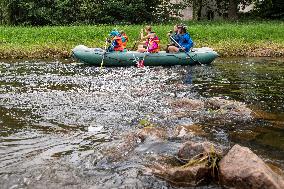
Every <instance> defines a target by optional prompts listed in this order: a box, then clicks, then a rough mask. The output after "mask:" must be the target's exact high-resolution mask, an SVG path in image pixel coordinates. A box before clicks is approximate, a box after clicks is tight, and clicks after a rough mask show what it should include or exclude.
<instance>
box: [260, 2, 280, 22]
mask: <svg viewBox="0 0 284 189" xmlns="http://www.w3.org/2000/svg"><path fill="white" fill-rule="evenodd" d="M255 12H256V13H257V15H258V16H260V17H262V18H270V19H284V1H283V0H256V1H255Z"/></svg>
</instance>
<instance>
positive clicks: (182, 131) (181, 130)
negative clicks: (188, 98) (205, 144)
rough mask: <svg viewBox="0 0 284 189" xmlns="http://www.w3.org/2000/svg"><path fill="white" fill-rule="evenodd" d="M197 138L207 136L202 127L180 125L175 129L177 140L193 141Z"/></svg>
mask: <svg viewBox="0 0 284 189" xmlns="http://www.w3.org/2000/svg"><path fill="white" fill-rule="evenodd" d="M196 136H200V137H203V136H207V134H206V133H205V131H204V130H203V128H202V126H201V125H197V124H193V125H180V126H177V127H176V128H175V131H174V135H173V137H174V138H177V139H191V138H193V137H196Z"/></svg>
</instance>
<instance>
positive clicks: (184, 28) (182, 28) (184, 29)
mask: <svg viewBox="0 0 284 189" xmlns="http://www.w3.org/2000/svg"><path fill="white" fill-rule="evenodd" d="M186 28H187V27H186V26H185V25H182V24H181V25H179V26H178V33H181V34H184V33H186Z"/></svg>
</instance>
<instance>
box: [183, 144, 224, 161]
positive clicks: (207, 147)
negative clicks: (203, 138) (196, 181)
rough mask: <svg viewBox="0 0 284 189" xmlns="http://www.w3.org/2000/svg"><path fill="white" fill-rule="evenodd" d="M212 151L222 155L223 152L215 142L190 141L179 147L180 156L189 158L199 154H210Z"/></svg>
mask: <svg viewBox="0 0 284 189" xmlns="http://www.w3.org/2000/svg"><path fill="white" fill-rule="evenodd" d="M212 151H213V152H215V153H217V154H218V155H220V156H222V154H223V150H222V149H221V148H220V147H218V146H216V145H214V144H213V143H210V142H192V141H188V142H186V143H184V144H183V146H182V147H181V148H180V149H179V152H178V157H179V158H181V159H188V160H189V159H191V158H193V157H194V156H197V155H199V154H209V153H210V152H212Z"/></svg>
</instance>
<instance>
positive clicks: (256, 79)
mask: <svg viewBox="0 0 284 189" xmlns="http://www.w3.org/2000/svg"><path fill="white" fill-rule="evenodd" d="M0 75H1V77H0V185H1V188H90V187H93V188H125V187H136V188H174V186H171V185H170V184H168V183H167V182H166V181H163V180H161V179H159V178H156V177H155V176H153V175H151V174H149V173H147V171H145V166H146V165H149V164H151V162H152V160H153V157H157V156H166V155H168V156H170V155H172V156H174V154H176V152H177V148H178V146H180V143H181V142H180V141H178V140H174V139H172V140H170V141H169V142H167V144H166V145H162V146H158V147H155V146H143V145H142V146H140V147H139V148H138V149H136V150H135V152H132V153H130V154H127V153H128V151H127V150H125V151H123V149H122V150H121V152H123V153H125V154H124V156H123V157H124V158H117V159H115V158H109V157H110V156H111V157H113V153H117V152H115V151H112V150H111V149H112V148H113V147H115V146H118V145H120V144H123V142H124V141H125V136H127V135H128V134H129V133H135V132H137V130H139V129H141V128H142V127H143V124H141V122H145V121H147V122H151V123H153V124H155V125H159V126H160V127H164V128H167V129H169V130H171V129H174V128H175V127H177V126H178V125H180V124H193V123H195V122H197V121H198V120H195V119H192V118H186V117H185V118H175V117H171V115H172V113H173V111H174V110H173V107H172V106H171V103H172V102H173V101H175V100H177V99H184V98H190V99H206V98H211V97H220V98H223V99H227V100H236V101H238V102H243V103H245V104H246V105H247V106H248V107H249V108H251V109H252V110H253V111H254V112H255V114H256V115H257V116H256V117H255V118H254V119H253V120H250V121H246V122H232V121H231V120H228V122H225V123H222V124H217V123H216V122H202V121H199V123H198V124H199V125H201V126H202V129H203V130H204V131H205V132H206V139H207V140H210V141H212V142H214V143H218V144H220V145H222V146H224V147H230V146H232V145H233V144H235V143H239V144H241V145H243V146H247V147H250V148H251V149H252V150H253V151H254V152H255V153H256V154H258V155H259V156H261V157H262V158H263V159H264V160H265V161H266V162H268V163H271V164H273V165H276V166H278V167H280V168H282V169H283V168H284V59H272V58H270V59H269V58H235V59H218V60H216V61H215V62H214V63H213V64H212V65H210V66H194V67H184V66H176V67H146V68H144V69H138V68H134V67H129V68H104V69H100V68H96V67H91V66H85V65H82V64H78V63H76V62H74V61H73V60H57V61H54V60H51V61H46V60H27V61H25V60H13V61H8V60H1V61H0ZM106 154H107V155H106ZM208 187H210V188H218V186H214V185H210V186H208Z"/></svg>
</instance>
